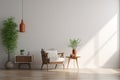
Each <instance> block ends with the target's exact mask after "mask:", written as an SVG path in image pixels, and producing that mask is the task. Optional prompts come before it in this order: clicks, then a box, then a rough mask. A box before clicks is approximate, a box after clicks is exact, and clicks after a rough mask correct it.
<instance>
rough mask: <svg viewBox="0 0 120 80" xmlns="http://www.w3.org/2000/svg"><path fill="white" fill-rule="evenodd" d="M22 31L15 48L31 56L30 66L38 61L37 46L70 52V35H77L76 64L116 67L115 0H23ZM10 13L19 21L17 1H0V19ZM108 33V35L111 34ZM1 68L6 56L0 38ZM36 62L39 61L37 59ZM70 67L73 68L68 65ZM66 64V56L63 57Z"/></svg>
mask: <svg viewBox="0 0 120 80" xmlns="http://www.w3.org/2000/svg"><path fill="white" fill-rule="evenodd" d="M23 1H24V6H23V8H24V9H23V16H24V21H25V24H26V32H25V33H19V41H18V49H17V51H16V54H19V50H20V49H25V50H26V53H27V51H30V53H31V54H33V55H34V57H35V61H34V63H33V64H34V66H33V67H34V68H36V67H39V66H40V63H41V58H40V49H41V48H45V49H49V48H55V49H57V50H59V51H63V52H64V53H65V55H70V54H71V48H69V47H68V44H69V39H70V38H80V39H81V45H80V46H79V47H78V48H77V51H78V55H80V56H81V58H80V59H79V65H80V67H112V68H118V67H119V48H118V41H119V38H118V32H119V31H118V27H119V25H118V11H119V4H118V3H119V0H23ZM8 16H14V17H15V18H16V22H17V23H18V25H19V23H20V20H21V0H0V28H2V23H1V21H2V20H3V19H5V18H7V17H8ZM111 36H112V37H111ZM0 44H1V45H0V55H1V56H0V57H1V58H0V65H1V68H2V67H3V64H4V62H5V60H6V57H7V55H6V54H5V51H4V49H3V46H2V43H1V39H0ZM39 61H40V62H39ZM73 62H74V61H71V64H70V67H71V68H73V67H76V66H75V65H72V64H73ZM66 63H67V59H66Z"/></svg>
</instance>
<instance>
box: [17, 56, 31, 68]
mask: <svg viewBox="0 0 120 80" xmlns="http://www.w3.org/2000/svg"><path fill="white" fill-rule="evenodd" d="M15 63H18V68H19V69H20V68H21V65H22V64H27V65H28V67H29V69H31V63H32V56H30V55H29V56H27V55H19V56H16V57H15Z"/></svg>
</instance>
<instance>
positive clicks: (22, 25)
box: [20, 0, 25, 32]
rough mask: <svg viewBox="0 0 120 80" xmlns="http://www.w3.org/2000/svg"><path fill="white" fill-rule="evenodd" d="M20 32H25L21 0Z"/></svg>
mask: <svg viewBox="0 0 120 80" xmlns="http://www.w3.org/2000/svg"><path fill="white" fill-rule="evenodd" d="M20 32H25V23H24V21H23V0H22V19H21V23H20Z"/></svg>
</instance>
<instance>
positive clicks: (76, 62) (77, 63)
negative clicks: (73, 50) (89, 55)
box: [76, 58, 79, 69]
mask: <svg viewBox="0 0 120 80" xmlns="http://www.w3.org/2000/svg"><path fill="white" fill-rule="evenodd" d="M76 64H77V68H78V69H79V65H78V60H77V58H76Z"/></svg>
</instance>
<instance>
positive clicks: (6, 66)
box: [5, 61, 14, 69]
mask: <svg viewBox="0 0 120 80" xmlns="http://www.w3.org/2000/svg"><path fill="white" fill-rule="evenodd" d="M5 68H6V69H13V68H14V63H13V62H12V61H6V63H5Z"/></svg>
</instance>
